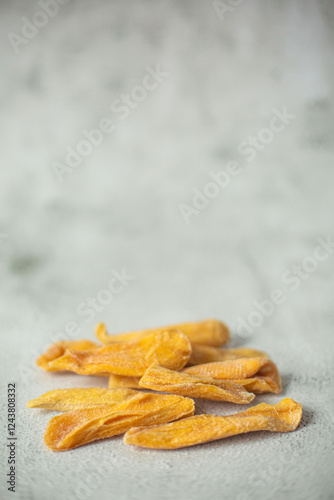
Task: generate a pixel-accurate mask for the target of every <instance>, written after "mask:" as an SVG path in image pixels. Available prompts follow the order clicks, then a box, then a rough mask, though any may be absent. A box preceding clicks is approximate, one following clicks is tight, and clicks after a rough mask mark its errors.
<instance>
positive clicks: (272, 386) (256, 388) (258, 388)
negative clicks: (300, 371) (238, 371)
mask: <svg viewBox="0 0 334 500" xmlns="http://www.w3.org/2000/svg"><path fill="white" fill-rule="evenodd" d="M233 382H234V383H236V384H239V385H242V386H243V387H244V388H245V389H246V390H247V391H249V392H253V393H254V394H263V393H264V392H273V393H275V394H279V393H280V392H281V390H282V385H281V381H280V379H279V381H277V380H275V379H274V378H270V377H250V378H243V379H238V378H237V379H233Z"/></svg>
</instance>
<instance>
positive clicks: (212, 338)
mask: <svg viewBox="0 0 334 500" xmlns="http://www.w3.org/2000/svg"><path fill="white" fill-rule="evenodd" d="M166 330H180V331H181V332H182V333H184V334H185V335H187V337H188V338H189V340H190V341H191V342H193V343H196V344H206V345H211V346H220V345H223V344H226V342H227V341H228V340H229V338H230V331H229V328H228V326H227V325H225V323H222V322H221V321H218V320H216V319H207V320H205V321H197V322H193V323H180V324H178V325H172V326H163V327H159V328H153V329H150V330H139V331H135V332H129V333H121V334H118V335H109V334H108V332H107V330H106V326H105V324H104V323H99V324H98V325H97V327H96V331H95V333H96V336H97V338H98V339H99V341H100V342H102V343H103V344H111V343H113V342H125V341H128V340H134V339H139V338H142V337H145V336H146V335H148V334H150V333H153V332H158V331H161V332H163V331H166Z"/></svg>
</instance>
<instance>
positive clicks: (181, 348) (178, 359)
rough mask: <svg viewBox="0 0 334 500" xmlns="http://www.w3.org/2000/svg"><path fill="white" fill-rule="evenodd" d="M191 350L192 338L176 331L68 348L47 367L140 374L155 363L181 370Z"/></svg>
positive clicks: (88, 371) (76, 371)
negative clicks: (89, 347)
mask: <svg viewBox="0 0 334 500" xmlns="http://www.w3.org/2000/svg"><path fill="white" fill-rule="evenodd" d="M190 352H191V345H190V342H189V339H188V338H187V337H186V336H185V335H184V334H183V333H181V332H178V331H176V330H174V331H169V332H158V333H153V334H150V335H147V336H146V337H143V338H142V339H139V340H134V341H131V342H123V343H121V344H110V345H107V346H104V347H98V348H95V349H90V350H86V351H76V350H73V349H67V350H66V351H65V354H64V355H63V356H61V357H59V358H57V359H55V360H53V361H51V362H49V364H48V368H47V369H51V370H55V369H57V370H70V371H73V372H75V373H79V374H81V375H91V374H96V373H102V372H107V373H114V374H116V375H127V376H131V377H140V376H141V375H143V374H144V373H145V370H146V369H147V368H148V367H149V366H150V365H151V364H152V363H158V364H160V365H163V366H166V367H168V368H172V369H176V370H180V369H181V368H183V366H185V364H186V363H187V361H188V359H189V356H190Z"/></svg>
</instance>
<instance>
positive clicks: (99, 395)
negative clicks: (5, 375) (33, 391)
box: [27, 387, 138, 411]
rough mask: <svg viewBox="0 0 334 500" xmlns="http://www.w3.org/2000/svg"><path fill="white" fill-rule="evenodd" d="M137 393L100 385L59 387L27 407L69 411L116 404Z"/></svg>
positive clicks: (31, 402) (33, 400)
mask: <svg viewBox="0 0 334 500" xmlns="http://www.w3.org/2000/svg"><path fill="white" fill-rule="evenodd" d="M137 394H138V391H133V390H132V389H103V388H100V387H89V388H86V389H83V388H75V389H57V390H55V391H49V392H47V393H46V394H43V396H40V397H39V398H36V399H32V400H31V401H29V402H28V403H27V407H28V408H46V409H47V410H58V411H69V410H77V409H83V408H92V407H93V406H100V405H106V404H108V405H116V404H119V403H121V402H122V401H125V400H126V399H129V398H133V397H134V396H136V395H137Z"/></svg>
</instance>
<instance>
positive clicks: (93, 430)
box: [44, 393, 194, 451]
mask: <svg viewBox="0 0 334 500" xmlns="http://www.w3.org/2000/svg"><path fill="white" fill-rule="evenodd" d="M193 414H194V402H193V400H192V399H189V398H183V397H181V396H167V395H161V394H148V393H138V394H137V395H136V396H135V397H133V398H130V399H128V400H126V401H123V402H122V403H119V404H118V405H115V406H112V407H111V406H109V405H103V406H95V407H94V408H90V409H85V410H73V411H69V412H67V413H63V414H62V415H59V416H57V417H54V418H52V419H51V420H50V422H49V423H48V425H47V427H46V430H45V434H44V441H45V444H46V445H47V446H48V447H49V448H51V450H54V451H65V450H71V449H72V448H76V447H78V446H81V445H83V444H86V443H90V442H91V441H96V440H97V439H104V438H107V437H111V436H116V435H118V434H123V433H124V432H126V431H127V430H129V429H130V428H131V427H133V426H136V425H140V426H143V425H154V424H160V423H166V422H170V421H173V420H177V419H179V418H183V417H188V416H190V415H193Z"/></svg>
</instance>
